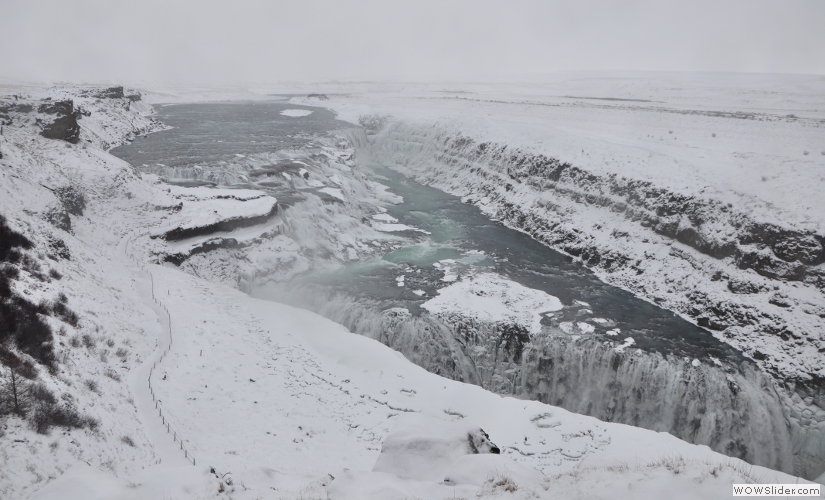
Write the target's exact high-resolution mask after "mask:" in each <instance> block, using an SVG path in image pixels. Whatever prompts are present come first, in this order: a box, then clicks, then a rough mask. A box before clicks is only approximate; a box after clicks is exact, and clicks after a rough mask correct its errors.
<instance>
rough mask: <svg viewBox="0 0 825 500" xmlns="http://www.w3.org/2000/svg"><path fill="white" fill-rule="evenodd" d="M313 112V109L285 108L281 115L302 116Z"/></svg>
mask: <svg viewBox="0 0 825 500" xmlns="http://www.w3.org/2000/svg"><path fill="white" fill-rule="evenodd" d="M311 114H312V110H309V109H285V110H283V111H281V115H283V116H289V117H292V118H300V117H302V116H309V115H311Z"/></svg>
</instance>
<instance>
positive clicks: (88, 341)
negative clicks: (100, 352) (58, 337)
mask: <svg viewBox="0 0 825 500" xmlns="http://www.w3.org/2000/svg"><path fill="white" fill-rule="evenodd" d="M81 339H82V340H83V346H84V347H85V348H86V349H94V347H95V344H97V341H96V340H95V338H94V337H92V336H91V335H89V334H88V333H84V334H83V336H82V337H81Z"/></svg>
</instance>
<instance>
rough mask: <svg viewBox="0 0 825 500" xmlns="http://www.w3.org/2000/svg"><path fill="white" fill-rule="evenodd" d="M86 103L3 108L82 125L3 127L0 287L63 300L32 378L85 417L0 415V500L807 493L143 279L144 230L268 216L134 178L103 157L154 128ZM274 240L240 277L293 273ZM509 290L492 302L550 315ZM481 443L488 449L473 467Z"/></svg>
mask: <svg viewBox="0 0 825 500" xmlns="http://www.w3.org/2000/svg"><path fill="white" fill-rule="evenodd" d="M86 91H88V89H84V88H71V89H37V88H25V89H19V88H14V89H7V88H4V89H3V93H2V95H0V99H2V102H3V103H6V102H22V103H26V102H33V103H34V108H37V105H38V104H39V103H41V102H44V100H45V99H47V98H49V99H51V100H57V99H67V98H68V99H72V100H74V104H75V106H80V107H81V108H82V109H83V110H84V111H86V112H88V113H89V114H88V115H83V116H82V118H81V119H80V126H81V132H80V141H79V142H78V143H77V144H70V143H69V142H65V141H62V140H55V139H46V138H44V137H41V136H40V135H39V134H38V130H39V129H38V125H37V123H36V122H35V114H34V112H30V111H14V112H12V113H11V119H12V123H11V124H9V125H6V126H5V127H4V131H3V134H2V135H0V152H2V155H3V156H2V158H0V214H2V215H4V216H5V217H6V219H7V221H8V224H9V226H10V227H11V228H12V229H13V230H15V231H18V232H20V233H22V234H24V235H25V236H26V237H27V238H29V239H30V240H31V241H32V243H33V245H34V246H33V248H32V249H31V250H29V251H27V253H28V255H29V256H30V260H29V264H27V265H26V266H22V267H21V268H20V270H19V275H18V277H17V278H16V279H15V280H14V281H13V288H14V290H15V291H16V292H17V293H19V294H20V295H21V296H25V297H27V298H29V299H30V300H32V301H34V302H37V301H39V300H41V299H49V300H51V299H52V298H53V297H54V296H55V295H56V294H57V293H58V292H60V291H63V292H65V293H66V295H67V296H68V306H69V307H70V308H71V309H72V310H73V311H75V312H76V313H77V315H78V316H79V321H78V322H77V323H76V324H75V325H74V326H73V325H71V324H68V323H66V322H65V321H62V320H60V319H58V318H56V317H52V316H48V317H47V318H46V319H47V321H48V322H49V323H50V324H51V325H52V326H53V327H54V329H55V331H56V332H57V333H56V334H55V335H56V336H55V340H54V342H53V347H54V350H55V354H56V358H57V360H58V368H57V370H56V372H55V373H53V374H52V373H49V372H48V371H47V370H45V369H41V370H38V371H39V375H38V379H39V380H40V381H41V382H42V383H44V384H45V385H46V386H47V387H48V388H49V389H50V390H52V391H53V392H55V394H56V395H57V397H58V398H59V399H61V400H62V401H65V402H66V404H71V405H73V407H75V408H77V410H78V411H79V412H81V413H82V414H83V415H87V416H90V417H93V418H95V419H96V420H97V425H96V426H94V427H81V428H76V429H65V428H62V427H53V428H52V429H50V430H48V431H46V432H45V433H43V434H40V433H37V432H35V431H34V430H32V428H31V427H30V425H29V423H28V422H27V421H26V420H24V419H22V418H20V417H17V416H14V415H4V416H2V417H0V497H2V498H11V499H17V498H36V499H84V500H85V499H112V498H118V499H155V498H175V499H178V498H238V499H245V498H249V499H253V498H284V499H295V498H303V499H312V498H335V499H366V498H377V499H406V498H421V499H439V498H473V497H475V498H524V499H528V498H605V499H608V498H609V499H622V498H627V499H636V498H661V497H662V496H667V497H669V498H674V499H681V498H684V499H688V498H697V497H702V498H728V497H729V496H730V491H731V484H732V483H742V482H760V483H766V482H775V483H794V482H797V481H801V480H798V479H797V478H794V477H791V476H789V475H787V474H783V473H779V472H775V471H771V470H768V469H765V468H762V467H757V466H751V465H749V464H746V463H745V462H742V461H741V460H738V459H733V458H729V457H726V456H723V455H721V454H718V453H715V452H712V451H711V450H709V449H708V448H707V447H703V446H694V445H691V444H688V443H686V442H683V441H680V440H678V439H676V438H674V437H672V436H670V435H668V434H665V433H657V432H652V431H648V430H643V429H640V428H635V427H631V426H626V425H620V424H613V423H605V422H601V421H599V420H597V419H594V418H591V417H586V416H582V415H577V414H573V413H570V412H567V411H565V410H563V409H560V408H556V407H552V406H549V405H546V404H542V403H538V402H533V401H524V400H519V399H515V398H509V397H501V396H499V395H496V394H493V393H491V392H488V391H485V390H483V389H481V388H479V387H476V386H472V385H468V384H462V383H459V382H454V381H450V380H447V379H444V378H441V377H438V376H436V375H433V374H430V373H428V372H426V371H424V370H423V369H421V368H419V367H417V366H415V365H413V364H412V363H410V362H408V361H407V360H406V359H405V358H404V357H403V356H402V355H400V354H398V353H397V352H395V351H392V350H391V349H389V348H387V347H385V346H384V345H382V344H380V343H378V342H376V341H374V340H371V339H368V338H365V337H362V336H358V335H355V334H352V333H350V332H348V331H347V330H346V329H345V328H343V327H342V326H340V325H337V324H335V323H333V322H331V321H329V320H326V319H324V318H322V317H320V316H318V315H315V314H313V313H310V312H307V311H304V310H300V309H296V308H293V307H289V306H285V305H281V304H277V303H274V302H269V301H262V300H257V299H253V298H250V297H249V296H247V295H245V294H244V293H242V292H240V291H239V290H237V289H235V288H232V287H229V286H227V285H225V284H221V283H217V282H214V281H210V280H207V279H204V278H200V277H198V276H195V275H193V274H188V273H186V272H184V270H182V269H187V268H185V267H184V268H181V269H178V268H176V267H174V266H172V265H169V264H167V265H159V264H150V262H153V261H154V259H155V253H156V252H157V251H158V247H159V245H160V244H159V243H158V240H157V239H153V238H152V237H151V236H152V235H153V234H154V235H157V234H159V232H161V230H163V231H165V232H166V233H168V232H169V230H171V229H174V228H183V229H192V228H197V227H203V226H204V225H205V224H214V223H216V222H219V221H221V220H225V219H226V218H227V217H229V218H233V219H236V218H237V217H249V218H254V217H260V216H261V215H264V213H263V211H265V210H266V209H267V207H270V208H271V206H272V205H271V203H273V202H274V200H271V199H267V198H266V197H262V196H258V194H257V193H248V192H243V191H235V190H206V189H203V188H197V189H194V190H184V189H181V188H174V187H169V186H166V185H163V184H161V183H159V182H158V178H157V177H156V176H153V175H140V174H138V173H137V172H136V171H135V169H134V168H133V167H131V166H130V165H128V164H127V163H125V162H123V161H121V160H118V159H116V158H114V157H113V156H111V155H110V154H108V153H107V152H106V150H107V149H108V148H110V147H112V146H113V145H115V144H118V143H121V142H123V141H126V140H128V139H129V138H130V137H133V136H134V135H136V134H142V133H148V132H151V131H154V130H158V129H160V128H161V127H160V125H159V124H157V123H153V122H152V121H151V120H150V119H149V118H148V114H149V113H150V110H149V108H148V107H145V105H144V104H142V101H140V100H137V101H135V100H129V99H128V98H123V97H103V98H101V97H95V96H94V95H92V96H88V95H87V96H85V97H84V96H81V94H82V93H83V92H86ZM12 94H23V95H22V96H21V97H18V98H14V97H12V96H11V95H12ZM67 185H69V186H72V187H74V188H76V189H77V190H79V191H80V192H82V193H84V195H85V200H86V206H85V209H84V210H83V211H82V214H77V215H72V216H71V217H69V220H70V222H71V226H70V227H66V226H65V225H64V226H62V227H61V226H60V225H59V224H57V225H56V224H55V223H54V222H49V221H48V220H47V219H49V220H52V221H53V220H54V219H53V218H50V217H47V214H49V213H53V212H54V211H58V212H59V211H60V210H61V207H62V206H63V205H64V202H61V201H60V200H59V199H58V198H57V196H56V195H55V191H54V190H55V189H56V188H59V187H62V186H67ZM342 194H343V193H342ZM190 203H191V205H190ZM247 203H248V204H247ZM181 204H182V205H181ZM207 206H208V207H209V210H211V212H206V213H204V212H203V211H202V210H200V209H198V210H195V209H194V207H207ZM224 206H226V207H231V210H230V211H229V212H227V213H228V215H227V214H223V217H221V210H222V209H223V207H224ZM188 207H193V208H192V209H191V210H190V209H189V208H188ZM215 210H217V211H218V214H217V215H216V214H215V212H214V211H215ZM190 215H191V217H189V216H190ZM67 217H68V216H67ZM275 217H276V218H277V216H275ZM273 220H275V219H268V220H267V221H265V222H261V224H262V225H263V226H264V227H269V226H267V224H274V222H273ZM379 220H380V219H379ZM173 222H174V224H172V223H173ZM254 227H255V226H253V227H250V228H248V230H249V231H253V228H254ZM237 231H240V230H237ZM244 231H246V229H245V230H244ZM261 234H264V233H262V232H255V231H253V232H252V233H251V234H245V235H244V237H248V238H257V237H259V236H260V235H261ZM190 237H193V238H194V237H197V236H190ZM276 240H277V241H274V242H273V243H271V245H270V246H268V247H262V248H264V249H266V251H267V252H269V253H272V254H273V255H267V256H266V258H263V257H262V259H261V261H260V262H257V263H256V264H255V265H258V266H265V265H272V266H276V265H277V263H278V261H279V259H281V258H282V257H283V258H285V259H292V258H295V252H296V247H295V242H293V241H291V240H290V241H285V240H284V239H277V238H276ZM58 242H60V243H58ZM188 243H192V244H193V245H194V244H196V243H197V242H194V241H192V242H188ZM175 244H183V242H182V241H180V242H178V243H175ZM64 247H65V249H67V250H68V253H66V252H63V253H62V255H61V254H60V253H59V252H58V250H59V249H60V248H64ZM187 248H189V247H187ZM284 256H286V257H284ZM266 259H270V260H269V261H268V260H266ZM31 262H34V264H32V263H31ZM202 265H203V266H207V265H208V262H206V261H204V262H202ZM296 266H297V267H300V265H296ZM296 266H292V267H290V269H291V270H293V271H294V268H295V267H296ZM188 269H189V270H192V271H195V270H196V269H198V268H197V267H190V268H188ZM52 270H53V271H55V272H54V273H49V272H50V271H52ZM47 274H48V275H47ZM205 275H206V276H207V277H208V276H211V275H210V274H208V273H205ZM58 276H60V277H58ZM457 285H459V283H457V284H456V286H457ZM462 286H464V285H462ZM522 292H523V291H520V290H510V291H507V292H506V293H505V292H501V293H502V294H501V295H500V296H499V299H500V300H501V301H502V302H501V303H502V304H506V303H507V301H508V300H511V299H513V300H531V301H537V302H540V303H541V306H542V307H543V308H546V309H547V310H551V309H552V308H553V307H555V306H556V302H555V299H554V298H553V297H551V296H541V297H530V296H529V294H528V296H525V295H524V293H522ZM434 300H435V299H434ZM167 313H168V315H167ZM524 321H528V322H532V321H533V319H532V318H530V319H527V318H525V319H524ZM9 349H12V350H14V349H15V348H14V346H10V347H9ZM17 355H19V356H21V357H24V358H25V357H26V355H25V354H23V353H20V352H17ZM27 359H28V358H27ZM150 370H151V371H150ZM7 376H8V375H7V370H6V368H5V367H3V368H2V372H0V377H1V378H0V380H1V381H2V382H3V383H5V381H6V379H7ZM150 381H151V387H152V389H151V390H150ZM161 415H162V416H161ZM480 429H483V431H484V432H486V433H487V435H489V441H488V440H487V438H485V436H484V434H483V433H482V432H481V431H480ZM490 443H492V444H494V445H495V446H497V447H498V448H499V449H500V451H501V453H500V454H493V453H484V452H485V451H492V446H493V445H492V444H490ZM474 452H478V453H474Z"/></svg>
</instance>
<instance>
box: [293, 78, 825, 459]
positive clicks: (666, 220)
mask: <svg viewBox="0 0 825 500" xmlns="http://www.w3.org/2000/svg"><path fill="white" fill-rule="evenodd" d="M715 78H716V79H715V80H714V79H713V78H710V79H709V80H708V82H710V83H705V82H702V81H700V82H699V83H698V84H697V83H696V82H693V83H691V84H690V85H684V84H683V82H678V81H673V80H669V79H668V77H667V76H661V77H660V79H656V78H651V79H650V81H647V82H641V81H633V79H632V78H627V79H621V78H616V79H613V80H611V79H607V80H602V81H600V80H599V79H598V78H594V79H591V80H588V79H586V78H583V79H581V80H575V81H573V82H570V81H562V82H556V83H555V84H548V85H546V86H544V87H541V86H537V85H535V86H527V85H525V86H523V87H520V88H517V89H515V90H514V89H513V88H512V87H506V86H495V85H489V86H483V85H479V86H478V88H476V89H474V91H471V92H469V93H466V92H465V93H458V92H450V91H439V90H435V89H432V88H429V87H427V88H424V87H423V86H422V87H414V86H409V87H407V88H404V89H393V91H391V92H387V93H386V94H379V95H377V96H376V94H375V93H370V90H371V89H369V88H364V89H360V90H361V91H362V93H360V94H350V95H347V96H340V95H336V96H335V97H333V98H331V100H330V101H329V102H326V101H325V105H328V106H331V107H333V108H334V109H338V110H340V111H341V113H342V114H343V116H345V117H348V118H349V119H351V120H355V119H360V121H361V122H362V123H363V124H365V125H366V126H367V128H368V129H371V132H372V133H371V134H370V135H369V136H368V137H364V136H359V137H356V138H355V141H356V142H358V144H359V145H360V149H359V154H360V155H361V157H362V158H363V157H369V159H370V161H375V162H379V163H382V164H384V165H388V166H391V167H392V168H395V169H397V170H398V171H400V172H402V173H404V174H407V175H411V176H413V177H414V178H415V179H417V180H418V181H420V182H422V183H424V184H427V185H431V186H434V187H437V188H439V189H443V190H445V191H447V192H450V193H453V194H455V195H457V196H461V197H462V199H464V200H465V201H466V202H468V203H472V204H475V205H477V206H478V207H480V208H481V209H482V210H483V211H484V212H485V213H487V214H489V215H490V216H491V217H494V218H496V219H498V220H501V221H503V222H504V223H506V224H507V225H509V226H511V227H513V228H516V229H519V230H522V231H524V232H526V233H528V234H530V235H531V237H533V238H535V239H536V240H538V241H541V242H543V243H545V244H547V245H549V246H551V247H553V248H556V249H559V250H561V251H563V252H565V253H567V254H568V255H571V256H573V257H574V258H576V259H577V260H580V261H581V262H582V263H584V264H585V265H587V266H588V267H590V268H591V269H594V270H595V271H596V272H597V273H598V274H599V276H601V277H602V278H603V279H605V280H606V281H608V282H610V283H614V284H616V285H619V286H621V287H623V288H626V289H628V290H631V291H633V292H634V293H635V294H637V295H639V296H642V297H645V298H646V299H648V300H650V301H652V302H655V303H657V304H659V305H661V306H663V307H666V308H668V309H671V310H673V311H676V312H678V313H679V314H681V315H683V316H684V317H686V318H690V319H691V320H693V321H695V322H696V323H697V324H698V325H700V326H703V327H705V328H707V329H708V330H709V331H712V332H713V333H714V335H715V336H716V337H717V338H718V339H720V340H721V341H723V342H726V343H729V344H730V345H732V346H733V347H735V348H736V349H737V350H739V351H741V352H743V353H744V354H745V355H747V356H748V357H749V358H751V359H752V360H753V361H755V363H756V364H757V365H758V366H760V367H761V369H762V370H763V371H764V373H757V372H758V370H756V371H754V370H753V369H751V368H745V369H744V370H743V373H748V374H750V376H749V378H751V380H750V381H749V382H748V383H747V384H742V385H751V386H753V387H754V389H753V391H748V390H745V391H744V392H746V393H747V392H751V394H753V395H754V396H755V399H754V401H759V400H761V399H762V398H765V397H767V398H769V399H771V400H772V402H771V403H770V404H769V406H772V407H773V408H774V409H773V410H771V411H773V412H774V415H773V417H770V418H768V419H767V420H768V421H773V422H775V425H776V427H777V428H781V427H784V426H785V424H784V421H786V420H787V421H789V422H790V427H791V434H792V435H793V436H794V437H793V438H792V439H791V441H792V443H793V444H792V445H791V446H792V448H793V449H794V450H795V451H794V454H795V455H796V459H795V460H796V463H795V464H794V465H793V468H792V469H789V470H795V471H796V472H797V473H804V474H809V475H810V474H814V475H816V474H818V471H819V469H821V468H822V465H823V458H822V457H823V455H825V453H824V451H825V440H823V436H825V432H823V429H824V428H825V427H823V426H825V403H823V401H825V385H823V373H825V372H824V371H823V370H825V361H823V360H824V359H825V357H824V356H825V355H823V352H825V337H823V335H825V323H823V318H825V315H824V314H823V311H825V309H824V307H825V294H823V283H822V278H821V276H822V272H823V256H825V250H823V241H825V236H823V235H824V234H825V233H823V229H822V228H823V223H824V222H825V220H823V218H822V214H823V213H825V207H823V206H822V205H821V199H822V198H821V196H818V194H817V191H818V189H819V188H820V187H821V186H822V185H823V184H822V182H823V177H822V173H821V172H822V167H823V164H825V151H820V150H821V149H822V147H823V146H822V142H821V139H822V133H823V130H824V129H825V116H824V115H823V113H822V109H823V108H822V101H821V97H822V96H821V95H820V94H819V93H817V92H816V90H815V89H816V83H817V82H816V81H817V79H819V80H820V81H821V78H820V77H809V78H806V77H799V78H798V79H797V80H794V79H792V78H791V77H787V79H786V80H784V81H782V80H781V79H774V80H771V79H770V78H769V77H765V79H764V80H762V79H760V78H758V77H752V78H751V79H750V80H745V81H744V82H737V81H725V79H724V78H720V77H718V76H717V77H715ZM732 78H733V77H732ZM741 78H743V79H744V77H741ZM737 85H742V86H747V88H748V89H749V91H748V93H747V98H745V97H742V95H737V91H736V90H734V89H735V88H737V87H736V86H737ZM783 86H784V87H785V88H786V90H785V91H784V92H783V91H779V92H777V91H775V88H783ZM367 87H368V86H367ZM574 87H575V88H578V89H587V92H592V95H594V96H601V97H576V95H580V94H576V95H573V90H572V88H574ZM589 87H591V88H589ZM614 89H619V90H614ZM610 92H617V93H616V94H611V93H610ZM299 102H311V101H307V100H299ZM812 152H813V153H812ZM777 165H781V167H777ZM457 312H458V313H459V314H460V312H459V311H457ZM565 344H566V343H565V342H562V343H558V342H551V343H549V346H544V347H542V349H543V350H544V352H543V354H535V353H534V354H533V356H534V358H533V360H532V361H533V366H535V364H536V361H538V360H541V359H544V363H545V366H553V364H558V363H559V361H560V360H563V359H565V357H566V358H567V359H569V356H570V353H569V352H567V353H565V354H561V350H560V349H562V346H564V345H565ZM570 344H572V345H575V344H576V342H575V341H574V342H571V343H570ZM580 348H581V349H582V350H583V352H587V354H586V355H584V354H580V356H584V357H585V358H587V359H593V358H594V357H595V358H596V359H598V361H597V362H583V363H579V364H578V365H577V364H575V363H571V365H572V366H582V365H584V366H589V367H591V369H592V370H593V371H592V372H590V373H589V374H588V375H586V377H591V376H592V377H596V378H595V379H594V380H599V381H601V383H599V382H596V383H590V384H586V385H587V386H591V387H592V386H604V385H605V384H607V383H618V384H619V386H621V385H623V384H626V383H627V379H624V377H617V376H616V375H615V374H607V376H605V374H601V375H598V374H599V372H600V370H601V369H603V368H604V367H607V366H610V365H611V364H612V365H613V366H614V367H615V366H617V365H618V364H619V361H616V360H614V361H611V360H610V359H608V358H601V357H600V355H599V354H598V353H599V351H600V349H598V348H596V349H595V350H593V349H592V348H590V347H589V346H587V344H585V343H582V344H581V345H580ZM539 352H541V350H540V351H539ZM553 353H556V354H553ZM556 355H558V356H560V357H559V358H556V357H555V356H556ZM688 361H689V360H688ZM648 363H649V366H651V370H654V368H652V367H654V366H660V361H658V360H655V359H654V360H651V361H649V362H648ZM634 364H635V363H634ZM645 364H647V363H645ZM666 364H667V363H666ZM670 365H671V368H670V369H672V370H674V372H673V373H672V374H671V375H669V376H666V377H665V378H668V379H672V380H691V377H690V376H685V375H676V373H678V372H679V371H681V369H680V368H678V366H679V363H678V362H676V363H674V362H671V363H670ZM674 365H675V366H674ZM713 368H714V367H713V366H712V365H711V366H710V367H709V370H708V371H713ZM632 370H639V367H637V366H634V367H633V368H632ZM548 371H549V372H550V373H552V374H554V375H550V376H549V377H548V378H545V379H544V380H543V383H544V387H542V388H540V389H537V392H538V393H539V394H542V395H544V397H546V398H548V399H546V400H547V401H548V402H554V403H556V404H562V405H566V407H568V408H571V409H576V410H578V411H585V412H592V413H591V414H595V415H598V416H600V417H601V418H611V417H614V416H615V418H618V419H620V421H625V422H631V423H634V422H635V423H638V422H639V417H638V416H637V415H635V414H634V412H632V411H631V412H630V413H628V414H627V415H625V416H622V415H621V412H620V413H619V414H616V413H614V412H615V410H614V408H613V406H612V405H613V403H607V404H606V405H605V406H603V407H601V408H599V405H598V404H596V405H595V406H593V403H592V401H594V400H596V401H605V399H601V400H599V399H598V398H592V397H589V396H579V395H575V394H573V395H569V392H567V391H565V390H564V389H565V384H564V381H565V380H566V379H567V378H568V375H567V374H565V372H564V370H559V369H558V368H556V369H550V370H548ZM585 371H587V370H585ZM765 374H767V375H768V376H767V377H766V376H765ZM535 377H536V381H538V380H541V379H542V375H541V374H536V375H535ZM557 377H558V378H557ZM577 377H581V373H578V374H577ZM599 377H604V378H599ZM528 378H532V377H528ZM729 378H730V376H729V375H727V374H725V373H724V370H718V371H716V373H715V374H714V376H713V377H711V379H715V380H716V382H711V384H718V385H719V386H725V385H730V387H729V390H727V391H725V390H724V389H723V390H722V392H727V393H728V394H739V391H740V388H739V386H740V384H739V383H730V381H729V380H727V381H726V379H729ZM637 380H648V378H646V377H640V378H638V379H637ZM707 380H708V378H707V377H704V378H703V383H704V381H707ZM558 384H561V387H560V386H559V385H558ZM643 384H644V383H643ZM530 385H532V386H533V387H534V389H533V390H534V391H536V389H535V388H536V387H539V385H538V384H537V382H532V383H530ZM632 385H633V384H632V383H631V384H630V386H632ZM546 387H552V388H553V389H554V390H552V391H547V390H546ZM654 387H656V385H654ZM559 389H561V390H559ZM644 389H645V388H642V387H637V388H636V389H630V388H628V391H627V392H626V393H625V394H626V395H631V394H633V391H634V390H637V391H638V390H644ZM676 392H677V393H678V391H676ZM565 393H567V394H568V396H567V398H568V399H570V400H572V401H567V402H566V403H565V402H563V400H564V399H565ZM673 393H674V392H673V391H672V390H669V391H667V394H673ZM700 394H701V396H700V397H699V398H698V399H699V400H703V399H705V398H706V397H708V395H719V394H720V392H719V391H718V390H710V389H708V390H702V391H701V392H700ZM530 396H532V397H538V396H537V395H536V394H531V395H530ZM733 397H734V399H736V398H738V397H741V395H739V396H733ZM606 399H607V400H608V401H609V399H610V398H606ZM665 399H667V398H665ZM754 404H755V406H756V407H761V408H765V405H764V404H763V403H761V402H759V403H754ZM734 406H737V405H734ZM702 413H704V412H703V411H702ZM744 413H745V414H748V415H752V412H751V411H750V410H745V411H744ZM687 414H690V411H688V412H687ZM731 416H732V415H731ZM642 418H643V417H642ZM756 420H757V421H758V422H759V423H757V424H756V428H759V427H760V426H761V425H763V423H762V421H763V419H762V418H757V419H756ZM745 421H747V419H745ZM720 424H721V422H714V423H713V424H711V425H710V426H709V428H708V429H709V430H710V429H718V428H719V427H725V425H724V424H721V425H720ZM643 425H644V424H643ZM646 425H650V423H648V424H646ZM693 425H694V426H695V427H694V429H693V430H687V429H683V430H682V431H678V430H677V431H675V432H677V433H679V432H683V433H684V434H681V435H682V436H683V437H685V438H687V439H696V438H697V437H698V436H701V435H703V434H704V435H705V437H704V438H702V437H698V439H700V440H701V439H709V436H710V434H707V433H705V432H703V431H700V430H699V429H698V426H699V424H698V421H696V423H694V424H693ZM729 425H730V426H731V428H734V429H739V430H742V429H743V428H744V426H746V425H747V424H744V422H743V421H741V420H740V418H739V417H733V418H731V420H730V424H729ZM653 428H656V427H655V424H654V426H653ZM671 431H672V432H673V431H674V430H673V429H671ZM757 432H758V431H757ZM774 435H775V434H774ZM711 439H712V438H711ZM779 441H784V439H779ZM717 445H718V443H717ZM752 452H753V449H752V450H751V453H752ZM751 456H752V455H751ZM786 458H787V457H786ZM783 462H784V463H785V465H784V466H781V467H788V462H787V460H785V459H783ZM774 466H780V465H777V464H776V463H774Z"/></svg>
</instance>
